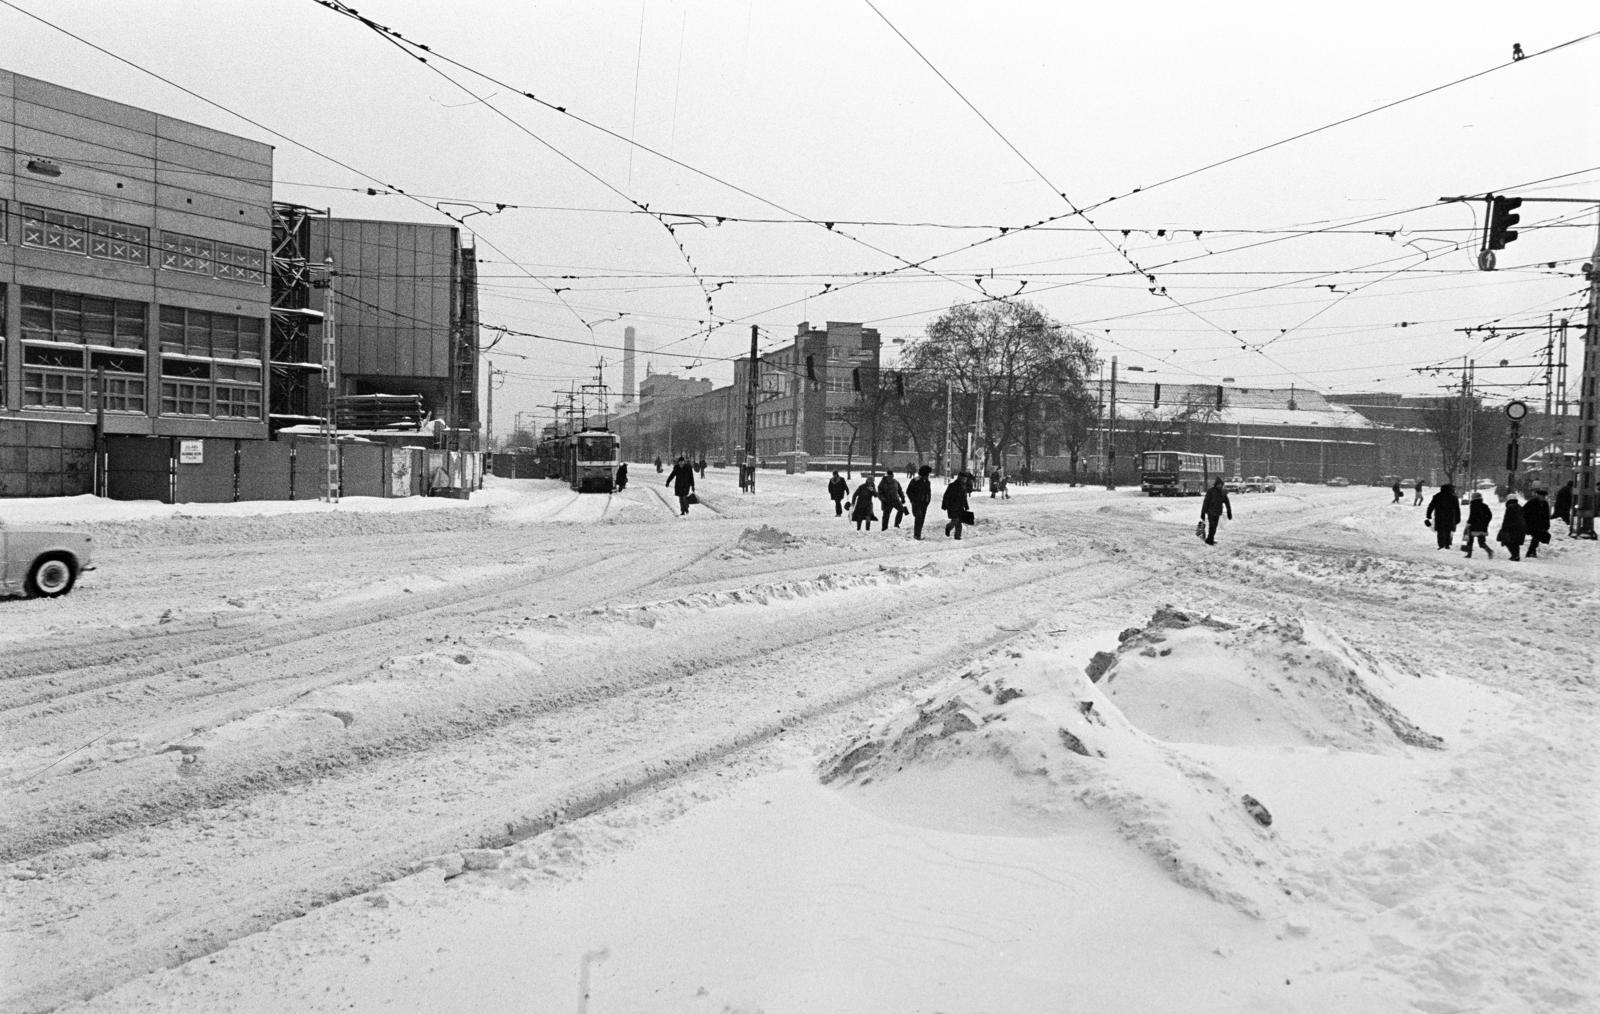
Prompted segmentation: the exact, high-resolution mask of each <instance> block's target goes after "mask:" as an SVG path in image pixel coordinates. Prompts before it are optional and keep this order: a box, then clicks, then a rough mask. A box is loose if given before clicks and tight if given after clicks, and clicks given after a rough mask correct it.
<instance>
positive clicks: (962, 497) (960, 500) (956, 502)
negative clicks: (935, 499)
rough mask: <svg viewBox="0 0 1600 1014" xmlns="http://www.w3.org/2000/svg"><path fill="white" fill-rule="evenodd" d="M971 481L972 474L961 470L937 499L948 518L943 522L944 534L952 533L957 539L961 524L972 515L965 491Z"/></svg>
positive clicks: (959, 534)
mask: <svg viewBox="0 0 1600 1014" xmlns="http://www.w3.org/2000/svg"><path fill="white" fill-rule="evenodd" d="M971 482H972V476H971V475H970V474H969V473H967V472H962V473H961V474H959V475H957V476H956V477H955V478H954V479H952V480H951V481H950V484H949V485H948V486H946V487H945V488H944V497H943V498H942V499H941V500H940V501H939V507H940V508H941V509H942V510H943V511H944V513H945V516H946V517H948V518H949V519H950V520H949V521H947V522H945V526H944V534H945V535H947V536H949V535H954V536H955V537H956V539H957V541H959V540H960V539H961V526H962V525H964V524H966V523H967V518H969V517H971V516H972V508H971V506H970V505H969V504H968V501H967V491H968V490H969V489H970V488H971Z"/></svg>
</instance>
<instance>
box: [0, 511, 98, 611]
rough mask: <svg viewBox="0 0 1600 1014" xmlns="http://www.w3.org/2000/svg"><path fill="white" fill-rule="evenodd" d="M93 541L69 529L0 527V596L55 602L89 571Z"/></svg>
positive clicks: (92, 567) (1, 524)
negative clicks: (55, 599) (80, 576)
mask: <svg viewBox="0 0 1600 1014" xmlns="http://www.w3.org/2000/svg"><path fill="white" fill-rule="evenodd" d="M93 541H94V540H93V539H92V538H91V537H90V536H88V535H85V534H84V533H83V532H76V531H73V530H72V529H70V528H48V527H37V528H36V527H29V526H19V525H7V524H4V523H0V595H26V596H28V597H29V598H48V599H53V598H58V597H60V596H62V595H65V594H66V593H67V592H69V591H71V590H72V586H73V585H75V584H77V582H78V575H79V574H82V573H83V572H84V571H86V570H93V569H94V564H93V563H91V562H90V561H91V560H92V559H93V555H92V552H91V550H92V547H93Z"/></svg>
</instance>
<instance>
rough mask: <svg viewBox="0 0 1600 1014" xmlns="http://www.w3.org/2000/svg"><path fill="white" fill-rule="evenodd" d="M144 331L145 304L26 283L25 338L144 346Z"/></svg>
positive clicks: (123, 346) (23, 332) (131, 346)
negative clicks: (36, 286)
mask: <svg viewBox="0 0 1600 1014" xmlns="http://www.w3.org/2000/svg"><path fill="white" fill-rule="evenodd" d="M145 334H146V331H145V305H144V304H143V303H135V302H131V301H129V300H126V299H105V298H102V297H99V296H85V295H80V294H79V293H76V292H63V291H61V290H59V289H36V288H33V287H31V286H23V289H22V338H23V340H24V341H52V342H71V343H73V344H77V345H110V346H113V347H116V348H135V349H142V348H143V347H144V342H145Z"/></svg>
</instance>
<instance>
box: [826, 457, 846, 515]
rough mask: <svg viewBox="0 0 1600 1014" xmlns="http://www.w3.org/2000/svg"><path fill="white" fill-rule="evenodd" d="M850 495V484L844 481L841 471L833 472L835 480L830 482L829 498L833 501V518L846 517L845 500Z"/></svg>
mask: <svg viewBox="0 0 1600 1014" xmlns="http://www.w3.org/2000/svg"><path fill="white" fill-rule="evenodd" d="M849 495H850V484H849V483H848V482H845V481H844V476H842V475H840V474H839V470H838V469H837V468H835V469H834V470H833V478H831V479H829V480H828V496H829V498H831V499H832V500H833V516H834V517H836V518H842V517H844V498H845V497H847V496H849Z"/></svg>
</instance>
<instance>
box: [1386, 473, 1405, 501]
mask: <svg viewBox="0 0 1600 1014" xmlns="http://www.w3.org/2000/svg"><path fill="white" fill-rule="evenodd" d="M1389 488H1390V489H1392V490H1394V499H1393V500H1391V501H1389V502H1390V503H1399V502H1400V498H1401V497H1403V496H1405V494H1404V493H1402V492H1401V491H1400V480H1399V479H1396V480H1395V481H1394V485H1393V486H1390V487H1389Z"/></svg>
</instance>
